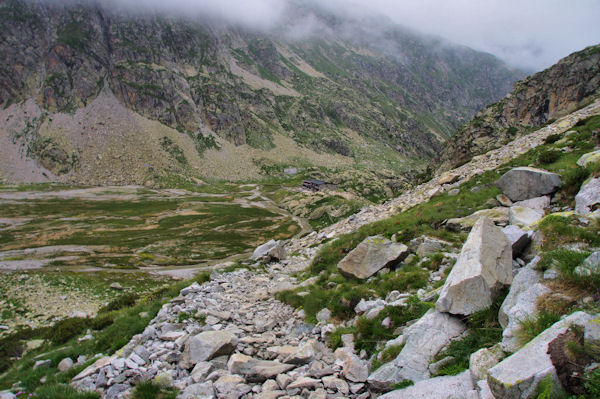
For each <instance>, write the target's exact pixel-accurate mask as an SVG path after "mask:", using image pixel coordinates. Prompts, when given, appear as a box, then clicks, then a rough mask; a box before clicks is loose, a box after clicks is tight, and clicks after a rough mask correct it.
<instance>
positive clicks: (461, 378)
mask: <svg viewBox="0 0 600 399" xmlns="http://www.w3.org/2000/svg"><path fill="white" fill-rule="evenodd" d="M473 389H474V387H473V381H472V380H471V373H470V372H469V370H467V371H464V372H462V373H460V374H458V375H455V376H450V377H436V378H431V379H429V380H423V381H419V382H417V383H416V384H414V385H412V386H410V387H408V388H403V389H398V390H396V391H392V392H388V393H386V394H385V395H382V396H380V397H379V399H407V398H410V399H463V398H466V397H467V394H468V393H469V392H470V391H472V390H473Z"/></svg>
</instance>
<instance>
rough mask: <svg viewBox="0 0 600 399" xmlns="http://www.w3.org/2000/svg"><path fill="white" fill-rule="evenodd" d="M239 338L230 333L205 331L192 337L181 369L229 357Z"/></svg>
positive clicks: (187, 342)
mask: <svg viewBox="0 0 600 399" xmlns="http://www.w3.org/2000/svg"><path fill="white" fill-rule="evenodd" d="M236 346H237V337H236V336H235V335H234V334H232V333H231V332H229V331H204V332H201V333H200V334H197V335H195V336H192V337H190V338H189V339H188V340H187V341H186V343H185V347H184V351H183V353H182V354H181V358H180V361H179V367H180V368H182V369H189V368H190V367H192V366H194V365H195V364H196V363H198V362H203V361H206V360H210V359H212V358H214V357H217V356H221V355H228V354H230V353H231V352H233V351H234V350H235V347H236Z"/></svg>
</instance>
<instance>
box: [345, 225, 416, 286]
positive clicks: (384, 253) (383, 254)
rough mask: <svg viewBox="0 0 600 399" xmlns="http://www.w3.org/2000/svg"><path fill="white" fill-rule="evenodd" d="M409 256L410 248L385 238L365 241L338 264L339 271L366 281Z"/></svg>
mask: <svg viewBox="0 0 600 399" xmlns="http://www.w3.org/2000/svg"><path fill="white" fill-rule="evenodd" d="M406 256H408V247H407V246H406V245H404V244H399V243H395V242H392V241H390V240H388V239H387V238H385V237H383V236H372V237H367V238H365V239H364V241H363V242H361V243H360V244H358V246H357V247H356V248H354V249H353V250H352V251H351V252H350V253H349V254H348V255H346V256H345V257H344V259H342V260H341V261H340V263H338V266H337V268H338V271H339V272H340V273H341V274H342V275H344V276H347V277H355V278H359V279H366V278H369V277H371V276H372V275H374V274H375V273H377V272H378V271H379V270H381V269H383V268H384V267H390V266H393V265H395V264H397V263H399V262H401V261H402V260H403V259H404V258H406Z"/></svg>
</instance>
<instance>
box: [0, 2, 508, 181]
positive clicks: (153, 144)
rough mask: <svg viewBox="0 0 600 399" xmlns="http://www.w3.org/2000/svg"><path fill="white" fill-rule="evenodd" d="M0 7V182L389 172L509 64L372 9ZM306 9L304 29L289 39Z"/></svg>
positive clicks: (496, 93)
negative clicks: (281, 12) (182, 13)
mask: <svg viewBox="0 0 600 399" xmlns="http://www.w3.org/2000/svg"><path fill="white" fill-rule="evenodd" d="M0 8H1V9H2V12H1V13H0V18H2V20H3V26H4V27H5V28H4V29H3V30H2V32H1V33H0V35H1V38H2V40H1V43H2V44H1V45H0V55H1V59H2V60H3V61H1V63H2V67H1V70H2V73H1V74H0V103H2V104H3V108H4V109H3V110H2V111H0V114H1V115H0V116H1V117H2V120H3V124H2V127H1V128H0V142H1V143H2V145H1V146H0V152H1V153H0V155H2V157H1V158H2V162H1V163H0V176H2V179H3V180H5V181H48V180H52V181H72V182H79V183H93V184H101V183H115V184H126V183H144V182H147V181H148V180H150V181H152V179H154V178H157V176H158V175H160V174H161V173H164V172H165V171H166V173H171V174H173V173H179V174H183V175H188V176H196V177H200V176H208V177H220V178H236V179H244V178H252V177H257V176H259V175H260V174H261V172H263V173H264V171H265V170H270V171H281V170H282V169H283V167H284V166H300V167H302V166H305V165H317V166H321V167H324V168H327V169H336V168H349V167H358V168H366V169H369V170H387V171H392V172H394V173H397V172H400V171H404V170H406V169H412V168H414V167H418V166H419V165H422V163H423V161H424V160H428V159H430V158H431V157H433V156H434V155H435V154H436V153H438V152H439V150H440V149H441V148H442V143H443V142H444V140H445V138H447V137H448V136H449V135H450V134H451V133H452V132H453V131H454V130H455V129H456V128H457V127H458V126H460V125H461V124H462V123H464V122H465V121H467V120H468V119H470V117H471V116H472V115H473V113H474V112H475V111H477V110H478V109H480V108H481V107H483V106H484V105H485V104H488V103H489V102H490V101H493V100H494V99H497V98H499V97H501V96H502V95H504V94H505V93H506V92H508V90H509V88H510V86H511V84H512V82H513V81H514V80H516V78H518V77H519V74H518V72H515V71H513V70H511V69H509V68H507V67H506V66H505V65H503V64H502V63H501V62H500V61H498V60H497V59H495V58H494V57H492V56H490V55H488V54H482V53H478V52H475V51H473V50H470V49H468V48H464V47H459V46H454V45H450V44H447V43H444V42H442V41H440V40H438V39H433V38H427V37H421V36H419V35H416V34H414V33H411V32H408V31H406V30H404V29H402V28H400V27H397V26H394V25H392V24H391V23H389V22H387V21H385V20H383V19H377V18H374V17H373V18H372V19H369V20H366V21H365V20H356V19H353V18H351V17H343V18H342V17H338V16H335V15H333V14H331V13H330V12H327V11H325V10H322V9H319V8H318V7H316V6H310V7H309V6H304V5H300V4H296V3H293V2H292V3H290V5H289V7H288V10H287V14H286V20H285V22H284V23H282V24H281V25H280V26H278V27H275V28H274V29H273V30H272V31H269V32H263V33H261V32H257V31H255V30H252V29H249V28H242V27H239V26H232V25H227V24H225V23H223V22H219V21H214V20H204V21H202V20H200V21H198V20H195V21H191V20H187V19H185V18H181V17H169V16H156V15H139V14H132V13H131V12H129V11H125V10H119V9H116V8H115V7H110V8H109V7H104V6H102V5H101V3H98V4H96V3H91V4H90V3H81V4H79V3H77V2H75V3H66V4H64V3H63V4H52V3H50V2H48V3H44V2H30V1H25V0H2V1H1V2H0ZM306 20H310V21H313V23H312V26H316V27H314V28H313V30H312V31H311V32H309V33H307V34H306V35H304V36H302V37H301V38H300V39H298V38H297V37H293V36H292V34H291V32H293V31H297V30H298V29H296V28H300V27H302V23H303V22H302V21H306ZM298 21H300V22H298ZM295 24H296V25H295ZM374 27H377V29H375V28H374ZM407 161H410V162H407Z"/></svg>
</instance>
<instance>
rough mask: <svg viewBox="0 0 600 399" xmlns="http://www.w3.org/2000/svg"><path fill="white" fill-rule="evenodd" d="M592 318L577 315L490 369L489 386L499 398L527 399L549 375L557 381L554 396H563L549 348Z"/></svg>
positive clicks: (535, 393) (580, 314)
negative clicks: (571, 330)
mask: <svg viewBox="0 0 600 399" xmlns="http://www.w3.org/2000/svg"><path fill="white" fill-rule="evenodd" d="M592 319H593V317H592V316H591V315H589V314H587V313H584V312H576V313H573V314H572V315H570V316H569V317H566V318H564V319H562V320H560V321H559V322H557V323H555V324H554V325H552V326H551V327H550V328H548V329H547V330H546V331H544V332H543V333H541V334H540V335H538V336H537V337H536V338H534V339H533V341H531V342H529V343H528V344H527V345H525V346H524V347H523V348H522V349H521V350H519V351H518V352H516V353H514V354H513V355H511V356H509V357H508V358H506V359H504V360H503V361H502V362H500V363H499V364H498V365H496V366H494V367H492V368H491V369H489V370H488V379H487V381H488V385H489V386H490V389H491V390H492V393H493V394H494V396H495V397H496V398H503V399H525V398H533V397H535V396H536V395H537V389H538V386H539V384H540V382H541V381H542V380H544V379H545V378H546V377H548V376H550V378H551V379H552V381H553V382H554V394H555V395H559V394H561V393H564V391H563V389H562V386H561V384H560V382H559V380H558V376H557V374H556V369H555V368H554V365H553V364H552V360H551V359H550V355H549V354H548V347H549V345H550V343H551V342H552V341H554V340H555V339H556V338H557V337H558V336H559V335H561V334H564V333H565V332H566V331H567V330H568V329H569V327H571V325H578V326H580V327H585V325H586V324H587V323H588V322H589V321H591V320H592Z"/></svg>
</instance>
